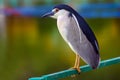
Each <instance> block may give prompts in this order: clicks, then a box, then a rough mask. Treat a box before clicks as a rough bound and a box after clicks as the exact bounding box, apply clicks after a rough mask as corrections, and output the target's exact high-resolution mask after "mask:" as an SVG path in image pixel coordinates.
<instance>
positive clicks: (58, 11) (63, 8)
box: [42, 4, 75, 19]
mask: <svg viewBox="0 0 120 80" xmlns="http://www.w3.org/2000/svg"><path fill="white" fill-rule="evenodd" d="M74 12H75V11H74V10H73V9H72V8H71V7H70V6H68V5H65V4H59V5H56V6H54V8H53V9H52V11H51V12H48V13H46V14H44V15H43V16H42V17H52V18H55V19H57V18H58V17H59V16H61V15H66V14H68V15H69V13H74Z"/></svg>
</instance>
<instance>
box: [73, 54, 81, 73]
mask: <svg viewBox="0 0 120 80" xmlns="http://www.w3.org/2000/svg"><path fill="white" fill-rule="evenodd" d="M79 66H80V56H79V55H78V54H76V60H75V65H74V67H73V68H74V69H76V70H77V71H78V72H79V73H80V68H79Z"/></svg>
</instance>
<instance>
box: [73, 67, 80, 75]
mask: <svg viewBox="0 0 120 80" xmlns="http://www.w3.org/2000/svg"><path fill="white" fill-rule="evenodd" d="M71 69H75V70H77V72H78V73H79V74H80V72H81V70H80V68H79V67H78V68H77V67H72V68H71Z"/></svg>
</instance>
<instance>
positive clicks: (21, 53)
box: [0, 0, 120, 80]
mask: <svg viewBox="0 0 120 80" xmlns="http://www.w3.org/2000/svg"><path fill="white" fill-rule="evenodd" d="M11 1H13V2H14V1H16V0H11ZM22 1H24V0H21V1H19V5H22V6H23V5H25V4H24V3H25V2H22ZM26 1H27V0H26ZM52 1H53V2H52ZM117 1H118V0H109V1H108V0H89V1H88V0H81V1H80V0H74V1H73V0H72V1H71V0H58V1H55V0H45V1H42V0H39V1H38V2H36V3H32V4H31V3H28V2H30V0H29V1H28V2H26V5H33V4H34V5H41V4H42V5H48V4H51V3H53V4H56V3H57V4H58V3H67V4H70V5H72V6H73V7H74V6H75V5H76V4H78V3H79V4H85V3H100V2H102V3H109V2H117ZM118 2H119V1H118ZM27 3H28V4H27ZM119 3H120V2H119ZM13 5H16V4H13V3H10V2H9V1H8V2H7V3H6V4H5V6H9V7H10V6H13ZM74 8H75V7H74ZM88 14H89V13H88ZM0 18H1V19H0V80H27V79H28V78H30V77H39V76H42V75H45V74H50V73H53V72H57V71H62V70H65V69H69V68H70V67H72V66H73V65H74V60H75V54H74V53H73V52H72V51H71V49H70V48H69V47H68V45H67V44H66V43H65V42H64V40H63V39H62V37H61V36H60V34H59V32H58V30H57V26H56V20H54V19H51V18H45V19H42V18H40V17H25V16H5V15H2V16H0ZM85 20H86V21H87V22H88V24H89V25H90V27H91V28H92V30H93V31H94V33H95V35H96V37H97V39H98V42H99V45H100V55H101V60H105V59H110V58H114V57H118V56H120V18H117V17H115V18H85ZM81 65H85V63H84V62H83V61H82V60H81ZM119 75H120V64H117V65H111V66H109V67H105V68H101V69H98V70H94V71H90V72H86V73H81V74H80V75H79V76H76V77H75V78H72V77H69V78H66V79H62V80H80V79H81V80H120V76H119Z"/></svg>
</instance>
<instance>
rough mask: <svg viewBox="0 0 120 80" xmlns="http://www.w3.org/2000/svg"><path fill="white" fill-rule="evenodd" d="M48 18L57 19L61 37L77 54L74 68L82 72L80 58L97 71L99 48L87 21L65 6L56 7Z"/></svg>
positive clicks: (48, 14)
mask: <svg viewBox="0 0 120 80" xmlns="http://www.w3.org/2000/svg"><path fill="white" fill-rule="evenodd" d="M88 14H89V13H88ZM47 16H50V17H53V18H56V19H57V26H58V30H59V32H60V34H61V36H62V37H63V39H64V40H65V41H66V42H67V44H68V45H69V46H70V48H71V49H72V50H73V51H74V53H75V54H76V60H75V65H74V67H73V68H74V69H76V70H77V71H78V72H80V68H79V66H80V58H82V59H83V60H84V61H85V62H86V63H87V64H89V65H90V66H91V68H92V69H96V68H97V67H98V65H99V61H100V56H99V46H98V42H97V40H96V37H95V35H94V33H93V32H92V30H91V29H90V27H89V25H88V24H87V23H86V21H85V20H84V19H83V18H82V17H81V16H80V15H79V14H78V13H77V12H76V11H75V10H74V9H73V8H71V7H70V6H68V5H65V4H59V5H56V6H55V7H54V8H53V10H52V11H51V12H49V13H47V14H45V15H44V16H43V17H47Z"/></svg>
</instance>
